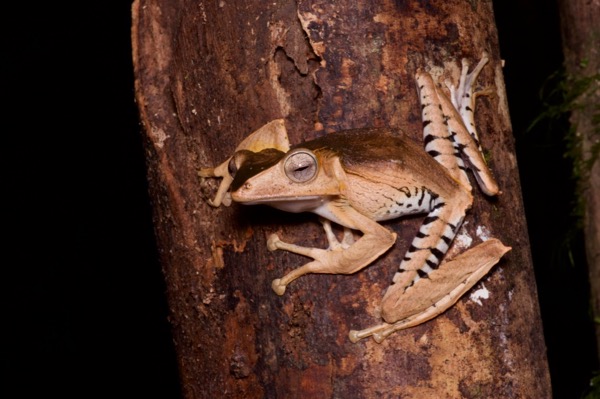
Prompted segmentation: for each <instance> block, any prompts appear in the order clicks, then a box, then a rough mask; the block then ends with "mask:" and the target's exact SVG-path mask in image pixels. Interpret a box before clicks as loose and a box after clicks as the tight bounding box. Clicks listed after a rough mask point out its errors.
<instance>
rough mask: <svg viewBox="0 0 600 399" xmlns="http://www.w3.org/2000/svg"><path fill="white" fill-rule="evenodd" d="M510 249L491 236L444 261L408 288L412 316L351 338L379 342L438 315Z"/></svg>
mask: <svg viewBox="0 0 600 399" xmlns="http://www.w3.org/2000/svg"><path fill="white" fill-rule="evenodd" d="M509 250H510V248H509V247H506V246H504V245H503V244H502V243H501V242H500V241H499V240H497V239H495V238H491V239H489V240H488V241H485V242H483V243H481V244H479V245H478V246H476V247H474V248H471V249H469V250H467V251H466V252H464V253H462V254H461V255H459V256H457V257H456V258H454V259H453V260H451V261H449V262H445V263H443V264H442V265H441V267H440V268H439V269H438V270H435V271H433V272H432V273H430V275H429V278H428V279H427V280H425V281H423V282H422V283H420V284H419V285H418V286H414V287H411V288H409V289H411V290H414V291H413V292H412V293H411V297H412V298H413V301H412V302H413V303H416V304H418V305H419V306H420V308H419V309H415V310H414V312H413V314H412V315H411V316H408V317H406V318H403V319H401V320H399V321H397V322H395V323H382V324H379V325H377V326H373V327H370V328H366V329H364V330H360V331H356V330H353V331H350V334H349V337H350V340H351V341H352V342H356V341H358V340H360V339H362V338H366V337H369V336H373V338H374V339H375V341H376V342H381V341H383V340H384V339H385V338H386V337H387V336H388V335H390V334H391V333H393V332H395V331H398V330H403V329H405V328H409V327H414V326H416V325H418V324H421V323H423V322H425V321H427V320H431V319H432V318H434V317H436V316H438V315H440V314H441V313H443V312H445V311H446V310H447V309H448V308H449V307H450V306H452V305H454V304H455V303H456V301H458V299H459V298H460V297H462V296H463V295H464V294H465V293H466V292H467V291H469V290H470V289H471V288H472V287H473V286H474V285H475V284H476V283H477V282H478V281H479V280H480V279H481V278H482V277H483V276H485V275H486V274H487V273H488V272H489V271H490V269H491V268H492V267H493V266H494V265H495V264H496V263H498V261H499V260H500V259H501V258H502V256H503V255H504V254H505V253H506V252H508V251H509ZM417 310H418V311H417Z"/></svg>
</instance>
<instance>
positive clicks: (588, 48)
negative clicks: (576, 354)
mask: <svg viewBox="0 0 600 399" xmlns="http://www.w3.org/2000/svg"><path fill="white" fill-rule="evenodd" d="M559 4H560V16H561V25H562V38H563V51H564V54H565V66H566V70H567V74H568V76H570V79H571V81H578V82H581V81H583V80H589V79H592V82H591V85H590V86H589V88H588V90H586V91H585V92H584V93H583V95H582V96H581V97H580V98H578V99H577V104H578V105H580V107H578V108H576V109H574V110H573V112H572V113H571V124H572V125H573V127H574V128H575V129H576V132H575V134H576V138H577V140H581V154H580V157H581V158H580V159H579V160H578V161H577V162H579V163H580V165H581V171H582V174H581V180H580V182H579V185H580V187H581V188H582V190H581V192H580V195H582V196H583V198H582V199H583V203H584V236H585V249H586V257H587V262H588V267H589V275H590V288H591V297H592V312H593V315H594V317H595V319H596V320H600V160H599V154H598V150H599V149H598V147H599V146H600V120H599V119H600V105H599V104H600V2H599V1H598V0H592V1H590V0H567V1H565V0H562V1H560V2H559ZM594 147H595V150H594ZM594 151H595V153H594ZM596 342H597V348H598V351H599V352H598V356H599V357H600V324H598V322H596Z"/></svg>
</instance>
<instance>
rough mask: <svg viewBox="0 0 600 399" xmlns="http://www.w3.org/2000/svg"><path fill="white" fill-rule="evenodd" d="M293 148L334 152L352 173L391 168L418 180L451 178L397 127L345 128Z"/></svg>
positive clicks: (390, 170) (388, 169)
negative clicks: (435, 177)
mask: <svg viewBox="0 0 600 399" xmlns="http://www.w3.org/2000/svg"><path fill="white" fill-rule="evenodd" d="M294 147H295V148H296V147H303V148H308V149H310V150H312V151H315V152H320V153H322V154H325V153H331V154H332V155H334V154H335V155H337V156H339V157H340V161H341V162H342V165H343V166H344V169H345V170H346V171H347V172H350V173H356V174H361V175H363V174H365V173H367V171H369V170H370V171H372V172H374V173H386V171H389V172H390V173H394V172H395V173H401V174H412V175H414V176H415V177H416V178H417V179H418V180H422V179H425V180H426V179H427V176H439V177H438V179H442V180H446V178H447V177H449V176H448V174H447V173H446V170H445V169H444V167H443V166H442V165H440V164H439V163H438V162H437V161H435V160H434V159H433V158H432V157H431V156H429V155H428V154H427V153H426V152H425V150H424V149H423V148H422V147H421V146H420V145H419V144H418V143H416V142H414V141H413V140H412V139H410V138H409V137H407V136H406V135H405V134H404V133H402V131H400V130H398V129H391V128H364V129H352V130H344V131H340V132H335V133H330V134H327V135H325V136H323V137H320V138H317V139H315V140H311V141H309V142H306V143H303V144H300V145H297V146H294ZM392 171H394V172H392ZM418 175H419V176H418ZM421 175H422V176H421ZM450 179H451V178H450ZM451 180H452V179H451Z"/></svg>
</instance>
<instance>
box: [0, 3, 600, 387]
mask: <svg viewBox="0 0 600 399" xmlns="http://www.w3.org/2000/svg"><path fill="white" fill-rule="evenodd" d="M93 3H94V4H89V3H88V2H79V3H78V4H77V5H72V4H59V5H57V4H54V3H51V2H44V3H43V4H42V5H32V4H30V3H28V4H27V5H26V6H23V5H21V6H19V7H20V9H19V8H15V9H14V10H13V11H12V12H11V13H5V20H6V21H5V22H8V21H10V20H12V22H13V23H14V25H15V26H14V27H12V28H10V29H9V30H8V32H7V33H6V34H4V35H3V36H4V37H3V44H4V45H3V47H4V49H5V51H4V54H3V56H2V59H3V66H4V67H3V70H4V74H5V75H4V76H3V79H2V81H3V83H2V86H3V90H2V94H3V98H4V102H5V104H6V105H5V106H4V107H3V109H4V113H3V114H4V115H3V119H4V120H5V124H4V129H3V133H4V134H3V137H4V139H5V141H4V145H3V155H4V156H3V159H4V160H5V162H3V164H4V165H5V167H4V173H3V174H2V175H3V177H4V182H5V185H4V187H5V190H4V193H5V199H6V200H8V201H6V203H7V205H8V206H6V208H5V209H6V211H5V212H6V216H5V220H6V221H8V223H4V226H5V234H4V235H5V236H6V237H5V238H4V239H3V241H4V245H3V247H5V248H6V249H7V250H8V251H7V256H6V257H5V261H4V262H3V267H2V269H3V270H4V278H2V279H1V280H0V281H2V283H3V285H4V289H3V294H4V295H5V296H6V299H5V300H4V303H3V304H4V308H5V311H4V315H3V316H4V317H3V321H2V329H3V330H4V332H5V334H3V335H4V336H5V338H4V340H3V341H4V342H3V344H4V345H3V349H2V351H3V355H2V356H1V357H2V362H3V370H5V373H7V374H5V375H4V377H3V378H2V380H3V381H6V382H7V383H4V382H3V383H2V384H0V385H1V386H2V388H1V389H2V390H11V391H12V392H13V393H12V394H11V395H8V396H7V395H6V394H4V393H2V392H1V391H0V394H1V395H2V396H3V397H5V398H9V397H10V398H12V397H18V398H24V397H33V396H34V395H42V394H43V395H44V396H46V395H59V396H60V397H78V398H79V397H84V398H89V397H111V398H120V397H127V398H130V397H146V396H149V395H152V397H162V398H177V397H179V395H180V394H179V392H180V391H179V386H178V380H177V365H176V360H175V354H174V349H173V344H172V340H171V337H170V335H169V325H168V321H167V305H166V300H165V297H164V291H165V287H164V283H163V280H162V275H161V270H160V265H159V264H158V261H157V255H156V248H155V243H154V237H153V231H152V222H151V210H150V204H149V198H148V194H147V186H146V181H145V165H144V152H143V148H142V141H141V135H140V126H139V123H138V114H137V109H136V105H135V103H134V92H133V72H132V64H131V43H130V26H131V9H130V7H131V5H130V2H129V1H107V2H93ZM496 3H497V4H496V19H497V24H498V30H499V34H500V43H501V53H502V57H503V58H504V59H506V67H505V79H506V83H507V91H508V96H509V103H510V110H511V118H512V122H513V127H514V132H515V136H516V138H517V146H518V148H517V153H518V160H519V166H520V171H521V178H522V184H523V195H524V199H525V201H526V211H527V218H528V225H529V232H530V236H531V244H532V251H533V257H534V262H535V268H536V277H537V279H538V289H539V293H540V304H541V306H542V314H543V319H544V328H545V333H546V342H547V346H548V356H549V360H550V367H551V373H552V379H553V389H554V394H555V398H578V397H580V395H581V393H583V392H584V390H585V389H586V387H587V385H588V383H589V379H590V377H591V373H592V371H593V370H597V369H598V362H597V359H596V357H595V353H596V351H595V346H594V345H595V344H594V339H593V330H592V324H591V322H590V321H589V315H588V311H589V310H588V306H589V302H588V288H587V280H586V278H587V277H586V276H587V272H586V270H585V264H584V263H583V262H582V259H583V255H582V250H583V247H582V244H581V236H580V235H577V234H575V236H574V237H575V239H574V240H572V241H570V242H571V245H570V246H567V245H565V241H566V237H567V236H568V234H567V233H568V232H569V231H570V229H571V227H572V226H573V223H574V219H573V217H572V216H571V210H572V206H573V205H572V201H573V200H574V185H573V183H572V182H571V181H570V178H569V177H570V162H569V160H568V159H565V158H564V157H563V153H564V151H565V145H564V140H563V139H562V134H563V133H561V130H560V128H564V126H562V124H561V123H558V129H557V128H555V129H554V130H552V131H551V132H548V130H547V129H545V128H541V129H538V130H537V131H533V132H529V133H525V129H526V127H527V126H528V124H529V123H530V122H531V121H532V120H533V119H534V118H535V117H536V116H537V115H539V113H540V112H541V110H542V108H541V101H540V98H539V90H540V88H541V87H542V85H543V84H544V82H545V81H546V79H547V78H548V76H550V75H551V74H552V73H553V72H555V71H557V70H558V69H559V68H560V66H561V63H562V53H561V43H560V34H559V22H558V16H557V11H556V9H555V5H554V4H553V2H552V1H547V0H528V1H517V0H510V1H508V0H505V1H497V2H496ZM557 131H558V132H557ZM563 132H564V130H563ZM569 249H570V251H571V254H572V255H573V256H574V259H575V261H576V262H575V264H574V265H572V264H571V263H570V262H569V257H568V250H569Z"/></svg>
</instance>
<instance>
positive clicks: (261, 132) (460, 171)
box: [199, 53, 511, 343]
mask: <svg viewBox="0 0 600 399" xmlns="http://www.w3.org/2000/svg"><path fill="white" fill-rule="evenodd" d="M488 61H489V57H488V56H487V54H485V53H484V54H483V56H482V58H481V59H480V61H479V63H478V64H477V65H476V66H475V68H474V69H473V70H472V71H471V72H469V69H470V63H469V62H468V60H467V59H463V60H462V67H461V72H460V79H459V83H458V85H457V86H454V85H452V83H451V82H450V81H446V82H445V86H446V88H445V89H444V87H443V86H442V85H439V84H436V83H435V82H434V79H433V77H432V75H431V73H429V72H427V71H424V70H422V69H418V70H417V71H416V73H415V82H416V86H417V92H418V97H419V101H420V104H421V119H422V126H423V144H422V145H420V144H418V143H417V142H416V141H415V140H413V139H412V138H410V137H408V136H407V135H406V134H404V133H403V132H402V131H401V130H400V129H397V128H393V127H367V128H356V129H350V130H341V131H337V132H333V133H328V134H325V135H323V136H321V137H319V138H316V139H313V140H310V141H306V142H303V143H300V144H297V145H293V146H292V145H290V142H289V139H288V136H287V130H286V128H285V121H284V120H283V119H276V120H274V121H271V122H269V123H267V124H266V125H264V126H263V127H261V128H260V129H258V130H256V131H255V132H253V133H252V134H250V135H249V136H248V137H247V138H246V139H245V140H243V141H242V142H241V143H240V144H239V145H238V147H237V148H236V149H235V151H234V154H233V155H232V156H230V157H229V158H227V160H225V162H223V163H221V164H220V165H218V166H217V167H214V168H201V169H200V171H199V175H200V176H201V178H203V179H206V178H222V180H221V183H220V185H219V188H218V190H217V194H216V195H215V198H214V199H213V200H209V201H208V203H209V204H210V205H212V206H215V207H218V206H220V205H225V206H229V205H230V204H231V203H232V202H236V203H239V204H242V205H259V204H265V205H268V206H271V207H273V208H276V209H279V210H283V211H286V212H292V213H300V212H309V213H313V214H316V215H318V216H319V220H320V222H321V224H322V226H323V230H324V232H325V235H326V238H327V241H328V243H329V246H328V248H325V249H323V248H316V247H304V246H299V245H296V244H293V243H288V242H286V241H283V240H281V239H280V238H279V236H278V235H277V234H271V235H270V236H269V237H268V239H267V247H268V249H269V250H270V251H276V250H284V251H289V252H292V253H296V254H300V255H303V256H305V257H307V258H309V259H312V261H309V262H308V263H306V264H304V265H302V266H300V267H298V268H296V269H294V270H292V271H290V272H288V273H287V274H285V275H284V276H282V277H280V278H276V279H274V280H273V281H272V289H273V291H274V292H275V293H276V294H277V295H284V293H285V291H286V288H287V286H288V285H289V284H290V283H292V282H293V281H294V280H296V279H298V278H299V277H301V276H304V275H306V274H309V273H326V274H354V273H357V272H358V271H360V270H362V269H364V268H365V267H367V266H368V265H370V264H371V263H373V262H374V261H375V260H376V259H378V258H379V257H381V256H382V255H384V254H385V253H386V252H388V250H390V248H391V247H392V246H393V245H394V243H395V242H396V238H397V234H396V233H395V232H393V231H392V230H390V229H389V228H387V227H385V226H384V225H382V224H381V222H384V221H387V220H391V219H396V218H399V217H402V216H406V215H413V214H424V215H425V216H424V219H423V222H422V224H421V226H420V228H419V230H418V232H417V234H416V236H415V237H414V239H413V241H412V243H411V244H410V246H409V248H408V250H407V251H406V253H405V255H404V258H403V259H402V261H401V263H400V265H399V267H398V270H397V272H396V273H395V275H394V277H393V279H392V282H391V284H390V285H389V287H388V288H387V290H386V291H385V293H384V294H383V298H382V300H381V305H380V314H381V318H382V319H383V320H382V321H381V322H380V323H378V324H376V325H374V326H371V327H368V328H364V329H361V330H351V331H349V334H348V335H349V339H350V340H351V341H352V342H357V341H359V340H361V339H363V338H366V337H372V338H373V339H374V340H375V341H376V342H378V343H380V342H382V341H383V340H384V339H386V338H387V337H388V336H389V335H390V334H392V333H393V332H395V331H399V330H402V329H406V328H410V327H413V326H416V325H419V324H422V323H424V322H427V321H429V320H431V319H433V318H435V317H436V316H438V315H440V314H442V313H443V312H445V311H446V310H447V309H449V308H450V307H451V306H453V305H454V304H455V303H456V302H457V301H458V300H459V299H460V298H461V297H462V296H463V295H464V294H465V293H466V292H468V291H469V290H470V289H471V288H472V287H473V286H474V285H475V284H476V283H477V282H479V281H480V280H481V279H482V278H483V277H484V276H486V275H487V274H488V272H490V270H491V269H492V267H493V266H494V265H496V264H497V263H498V262H499V261H500V259H501V258H502V257H503V256H504V254H505V253H507V252H508V251H509V250H510V249H511V248H510V247H507V246H505V245H504V244H503V243H502V242H501V241H500V240H499V239H496V238H489V239H486V240H484V241H483V242H481V243H479V244H478V245H476V246H474V247H472V248H469V249H467V250H465V251H464V252H463V253H460V254H459V255H457V256H455V257H454V258H453V259H450V260H446V259H444V256H445V254H446V253H447V251H448V249H449V248H450V246H451V245H452V243H453V240H454V238H455V236H456V235H457V233H458V231H459V229H460V228H461V225H462V224H463V220H464V218H465V216H466V214H467V211H468V210H469V209H470V208H471V206H472V204H473V193H472V191H473V188H472V185H471V183H470V180H469V176H468V173H467V171H469V170H470V171H471V173H472V174H473V176H474V179H475V181H476V182H477V184H478V186H479V188H480V190H481V192H483V193H484V194H485V195H486V196H488V197H494V196H497V195H499V194H501V191H500V189H499V185H498V183H497V182H496V180H495V179H494V176H493V174H492V172H491V170H490V168H489V166H488V163H487V162H486V160H485V158H484V156H483V151H482V148H481V145H480V143H479V137H478V133H477V129H476V126H475V118H474V110H475V105H476V98H477V97H478V96H480V95H485V94H489V93H490V89H489V88H488V89H484V90H480V91H476V88H475V82H476V81H477V78H478V76H479V74H480V72H481V70H482V69H483V68H484V66H485V65H486V64H487V63H488ZM332 223H334V224H337V225H339V226H341V228H342V230H343V233H342V234H343V235H342V237H341V239H338V235H339V234H338V235H336V233H335V232H334V229H333V226H332Z"/></svg>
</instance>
